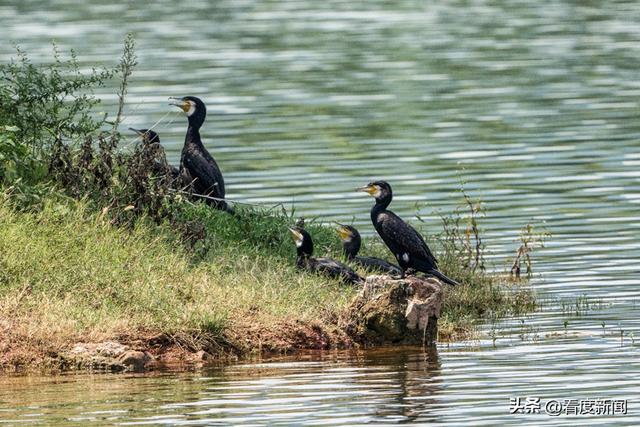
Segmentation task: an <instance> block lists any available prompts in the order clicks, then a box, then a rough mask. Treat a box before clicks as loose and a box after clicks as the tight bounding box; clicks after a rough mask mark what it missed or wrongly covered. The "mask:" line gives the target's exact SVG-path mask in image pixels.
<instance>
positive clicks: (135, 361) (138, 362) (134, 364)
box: [118, 350, 153, 372]
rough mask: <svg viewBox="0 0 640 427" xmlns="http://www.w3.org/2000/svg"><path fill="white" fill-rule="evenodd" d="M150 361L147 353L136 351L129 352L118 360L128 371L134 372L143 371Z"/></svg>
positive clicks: (150, 357) (150, 358)
mask: <svg viewBox="0 0 640 427" xmlns="http://www.w3.org/2000/svg"><path fill="white" fill-rule="evenodd" d="M152 360H153V357H152V356H151V355H150V354H149V353H147V352H144V351H137V350H129V351H127V352H125V353H124V354H122V355H121V356H120V358H119V359H118V361H119V362H120V363H122V364H123V365H124V366H125V367H126V368H127V369H128V370H130V371H134V372H142V371H144V369H145V367H146V365H147V364H148V363H149V362H151V361H152Z"/></svg>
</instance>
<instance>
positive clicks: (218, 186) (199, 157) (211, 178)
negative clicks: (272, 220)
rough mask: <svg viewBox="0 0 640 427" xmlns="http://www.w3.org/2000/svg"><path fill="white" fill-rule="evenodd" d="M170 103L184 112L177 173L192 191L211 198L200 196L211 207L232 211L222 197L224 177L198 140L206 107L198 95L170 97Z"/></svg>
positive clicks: (223, 194)
mask: <svg viewBox="0 0 640 427" xmlns="http://www.w3.org/2000/svg"><path fill="white" fill-rule="evenodd" d="M170 99H173V100H174V101H172V102H171V105H175V106H178V107H180V108H181V109H182V111H184V112H185V114H186V115H187V119H188V121H189V125H188V127H187V134H186V136H185V140H184V147H183V148H182V154H181V156H180V174H181V175H183V176H184V177H185V179H190V181H191V182H192V183H193V189H194V191H195V193H196V194H200V195H204V196H209V197H212V198H213V199H210V198H204V199H205V200H206V202H207V203H208V204H209V205H210V206H213V207H215V208H218V209H221V210H225V211H228V212H233V211H232V209H231V207H230V206H229V205H228V204H227V202H226V201H224V200H220V199H224V196H225V189H224V178H223V177H222V172H220V168H219V167H218V164H217V163H216V161H215V160H214V158H213V157H212V156H211V154H209V152H208V151H207V149H206V148H205V147H204V145H203V144H202V140H201V139H200V128H201V127H202V124H203V123H204V120H205V118H206V116H207V107H206V106H205V105H204V102H202V100H201V99H200V98H196V97H195V96H185V97H183V98H170Z"/></svg>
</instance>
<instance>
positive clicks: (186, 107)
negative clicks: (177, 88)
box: [169, 96, 191, 113]
mask: <svg viewBox="0 0 640 427" xmlns="http://www.w3.org/2000/svg"><path fill="white" fill-rule="evenodd" d="M169 100H170V102H169V105H175V106H176V107H179V108H181V109H182V111H184V112H185V113H187V112H188V111H189V108H191V105H190V104H189V103H188V102H187V101H183V100H182V99H181V98H174V97H173V96H172V97H170V98H169Z"/></svg>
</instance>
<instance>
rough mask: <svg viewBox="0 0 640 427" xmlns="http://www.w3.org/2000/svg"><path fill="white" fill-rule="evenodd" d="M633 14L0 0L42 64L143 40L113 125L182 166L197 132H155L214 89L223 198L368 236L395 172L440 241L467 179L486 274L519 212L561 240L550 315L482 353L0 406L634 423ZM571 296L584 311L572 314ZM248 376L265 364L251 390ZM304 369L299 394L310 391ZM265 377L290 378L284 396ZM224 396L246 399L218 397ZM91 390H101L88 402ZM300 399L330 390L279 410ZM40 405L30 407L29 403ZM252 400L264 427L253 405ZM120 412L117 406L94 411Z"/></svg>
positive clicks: (636, 31)
mask: <svg viewBox="0 0 640 427" xmlns="http://www.w3.org/2000/svg"><path fill="white" fill-rule="evenodd" d="M639 21H640V8H639V7H638V5H637V3H636V2H634V1H617V2H609V3H607V4H606V5H604V4H601V3H595V2H576V1H554V2H551V3H549V2H545V3H535V2H523V1H509V2H507V1H501V0H495V1H463V0H453V1H435V2H422V1H417V0H399V1H394V2H389V1H382V0H374V1H367V2H357V1H356V2H343V1H342V2H338V1H333V0H330V1H322V2H318V1H308V0H285V1H275V0H273V1H252V0H241V1H238V0H222V1H217V2H205V1H189V2H169V1H158V2H151V3H149V2H134V3H110V4H105V3H104V2H97V1H86V2H79V1H77V0H65V1H61V2H55V4H51V3H50V2H44V1H31V2H18V1H14V0H8V1H4V2H2V3H1V4H0V23H1V24H2V28H3V29H4V33H3V35H5V33H6V36H5V37H4V39H5V40H6V39H7V38H13V39H14V40H15V41H16V42H18V43H19V44H20V45H21V46H22V47H23V48H25V49H26V50H27V51H28V52H30V53H31V54H32V56H33V57H34V58H35V59H36V60H46V59H47V58H49V53H50V48H49V46H48V45H47V41H48V40H49V39H51V38H52V37H53V38H55V39H56V41H57V42H58V43H59V45H60V46H61V48H62V49H68V48H74V49H76V50H77V52H78V54H79V56H80V58H81V60H82V61H84V63H83V64H84V65H86V66H93V65H95V64H113V63H114V62H115V61H116V58H117V57H118V56H119V54H120V49H121V41H122V39H123V38H124V35H125V33H126V32H127V31H133V32H134V34H135V36H136V40H137V45H138V56H139V66H138V70H137V73H136V74H135V75H134V78H133V80H132V86H131V88H130V94H129V101H130V104H129V105H128V106H127V109H126V111H125V112H126V120H125V123H124V125H125V126H123V127H126V126H134V127H147V126H148V125H150V124H152V123H154V122H156V121H158V120H161V119H162V120H161V121H160V124H159V125H158V127H157V128H156V130H157V131H158V132H159V133H160V136H161V138H162V141H163V143H164V144H165V145H166V146H167V148H168V153H169V155H170V157H171V160H172V161H176V160H177V155H178V152H179V149H180V147H181V144H182V141H183V132H184V128H185V119H184V117H182V116H180V114H179V113H177V112H174V113H171V114H169V115H168V116H167V117H166V118H164V119H163V116H164V115H165V114H166V112H167V111H169V109H170V107H169V106H168V105H166V99H167V97H168V96H176V95H177V96H180V95H185V94H195V95H200V96H202V98H203V99H204V100H205V101H206V102H207V104H208V107H209V115H208V119H207V122H206V123H205V128H204V129H203V137H204V139H205V141H206V144H207V146H208V148H209V149H210V150H211V151H212V153H214V155H215V156H216V158H217V159H218V161H219V163H220V164H221V166H222V168H223V171H224V172H225V178H226V182H227V184H228V188H227V192H228V195H229V197H231V198H238V199H241V200H246V201H250V202H257V203H266V204H275V203H285V204H286V205H290V204H295V206H296V209H297V212H299V213H301V214H304V215H307V216H316V215H318V216H322V217H323V218H326V219H327V220H341V221H349V220H350V219H351V218H353V219H354V221H355V223H356V224H357V225H359V228H360V229H361V230H362V232H364V233H368V234H369V233H371V232H372V230H371V227H370V224H369V218H368V209H369V206H370V203H371V201H370V200H369V199H367V198H366V197H364V196H359V195H356V194H354V193H353V191H352V190H353V188H354V187H355V186H358V185H362V184H364V183H366V182H368V181H369V180H370V179H371V178H385V179H387V180H389V181H390V182H391V183H392V184H393V186H394V192H395V194H396V197H395V199H394V203H393V205H392V206H393V209H394V210H396V211H397V212H398V213H399V214H401V215H403V216H405V217H407V218H410V217H412V216H413V215H414V214H415V213H416V211H418V212H419V213H420V215H421V217H422V218H424V219H425V221H426V223H425V224H424V227H425V231H427V232H434V231H437V230H438V229H440V223H439V219H438V216H437V215H436V214H435V212H436V211H438V210H442V211H445V212H446V211H448V210H450V209H451V208H452V207H453V206H455V205H456V204H457V203H458V201H459V196H458V195H456V194H455V190H456V189H457V188H458V186H459V182H460V179H461V177H462V179H464V180H465V181H466V188H467V190H468V191H469V192H470V193H471V195H472V196H474V197H480V198H482V199H483V201H484V202H485V203H486V207H487V209H488V217H487V219H486V221H485V222H484V226H485V229H486V239H485V241H486V242H487V243H488V244H489V247H490V249H491V250H492V251H493V254H494V255H493V257H492V258H491V259H490V261H491V262H493V264H494V265H495V267H496V269H499V270H500V269H502V268H503V265H504V264H505V258H506V257H507V256H510V255H511V254H512V253H513V251H514V249H515V246H516V244H515V243H514V239H515V238H516V237H517V234H518V231H519V228H520V227H521V226H522V225H524V224H525V223H527V222H528V221H533V222H534V223H537V224H540V223H542V222H545V223H546V227H547V230H548V231H550V232H551V233H552V234H553V237H552V238H551V239H550V240H549V242H548V244H547V246H546V248H545V249H544V250H543V251H542V252H541V253H540V254H539V255H538V256H536V258H535V265H534V270H535V271H536V272H538V273H540V274H541V275H540V276H538V277H536V278H535V280H534V282H533V284H534V286H535V287H536V290H537V291H538V293H539V295H540V299H541V300H542V301H544V302H545V306H544V307H543V309H541V310H540V311H538V312H535V313H532V314H530V315H528V316H526V317H524V318H523V319H506V320H504V321H501V322H499V323H498V324H496V325H486V327H485V328H486V330H487V332H488V334H489V335H491V336H494V337H495V338H496V342H495V344H496V347H495V348H494V347H493V345H492V344H493V342H492V341H493V340H490V341H488V342H481V343H471V344H470V345H472V346H476V345H477V346H478V347H479V348H480V351H470V350H469V349H468V347H467V346H465V347H460V348H458V347H456V348H455V349H454V350H450V349H444V348H443V349H441V353H440V364H441V367H440V368H439V369H430V368H429V369H425V365H424V363H423V362H421V360H422V359H420V358H421V357H422V356H421V355H419V354H418V353H415V352H413V351H407V350H399V351H397V352H396V353H395V354H391V353H390V354H388V355H385V356H384V357H382V356H380V355H377V356H371V358H372V359H371V360H367V357H368V356H366V355H365V356H361V357H362V358H352V357H346V356H344V357H343V356H330V357H329V359H323V360H309V361H300V362H286V363H285V364H284V365H270V366H271V368H267V367H266V366H267V365H264V366H261V367H253V368H248V367H238V366H233V367H228V368H225V369H223V370H220V371H215V372H213V373H208V374H207V375H210V376H202V375H191V376H190V375H166V376H159V377H151V378H146V377H143V378H140V377H123V376H120V377H112V376H109V377H69V376H65V377H62V378H58V379H50V378H47V379H29V380H26V379H23V380H15V381H14V383H13V386H12V387H15V388H16V390H20V393H11V394H10V395H9V396H8V397H7V396H6V393H4V394H3V397H2V400H3V402H8V400H7V399H12V400H10V402H12V403H11V405H9V408H20V409H14V411H15V412H11V411H12V410H11V409H9V411H10V412H6V413H2V414H3V415H4V414H8V415H7V416H8V418H9V419H14V420H17V419H19V420H20V421H27V420H30V419H33V420H40V421H42V420H43V419H48V420H49V421H52V422H53V421H54V420H57V421H58V422H59V423H62V424H64V423H66V422H68V421H64V420H65V419H67V420H68V419H71V418H73V417H83V416H88V417H94V418H96V419H101V418H108V417H116V419H117V420H118V422H125V421H136V422H137V421H141V420H145V421H148V422H154V423H161V422H163V423H172V422H178V421H181V422H188V421H193V420H197V419H214V418H215V419H217V420H219V421H220V423H221V424H224V423H228V422H230V420H231V419H240V418H242V419H245V418H243V417H248V418H246V419H248V420H249V421H247V423H254V424H267V423H270V422H273V423H281V424H287V423H297V424H303V423H310V424H320V423H330V424H345V423H356V422H361V421H372V420H373V421H375V422H395V421H398V422H402V421H404V422H407V421H428V420H435V421H437V422H439V423H449V424H452V425H456V424H460V423H461V422H462V421H463V420H465V419H467V417H474V419H475V420H476V421H477V422H478V423H485V424H489V425H496V424H508V423H512V424H516V423H520V422H525V423H526V422H529V423H531V424H540V423H541V422H545V421H546V422H550V423H554V424H558V423H562V422H564V423H565V424H573V423H574V421H575V420H572V419H570V418H565V419H558V418H549V417H547V418H545V417H537V418H535V417H534V418H531V417H529V416H525V417H519V418H516V417H514V416H509V415H508V406H507V402H508V397H510V396H512V395H514V394H518V395H526V394H534V393H539V394H540V397H543V398H550V397H558V398H588V397H609V398H612V397H615V398H621V397H626V398H629V399H631V400H632V401H631V403H630V404H629V406H630V413H632V414H633V415H631V416H630V418H629V420H630V421H628V422H629V423H630V424H638V415H637V407H638V406H639V405H640V396H639V393H638V391H639V385H640V380H638V379H637V374H638V371H639V370H640V369H639V368H640V365H638V362H637V360H638V357H637V345H636V343H635V341H634V340H635V337H634V334H635V335H636V336H638V335H640V334H639V327H638V326H639V325H638V320H636V319H637V317H638V316H637V313H638V311H637V300H638V295H639V292H638V289H639V286H638V285H639V284H640V283H639V282H640V281H639V280H638V273H640V267H639V265H640V262H639V261H640V259H639V256H638V254H639V253H640V251H639V249H640V244H639V243H638V241H639V239H638V235H639V231H640V214H639V213H638V212H639V211H638V207H639V206H640V205H639V203H640V172H639V170H638V166H639V165H640V149H639V146H640V144H639V143H638V141H639V140H640V120H638V119H639V118H640V109H639V104H638V99H639V97H640V83H639V81H638V78H637V76H638V70H639V69H640V43H639V41H640V26H638V25H637V23H638V22H639ZM11 54H12V48H11V46H10V44H9V43H4V44H1V45H0V60H6V59H8V58H9V57H10V56H11ZM114 92H115V88H114V87H108V88H105V89H104V91H103V92H101V96H104V100H105V101H104V104H103V105H104V108H105V109H106V110H113V105H114V103H115V101H116V100H115V96H114V95H113V93H114ZM582 295H586V296H587V299H588V300H589V301H590V302H589V308H587V309H584V307H577V308H576V307H575V304H576V298H577V297H580V296H582ZM565 322H566V323H565ZM621 333H622V335H623V345H622V346H621V345H620V334H621ZM402 358H406V360H405V361H402V360H403V359H402ZM373 359H375V360H373ZM363 361H364V362H363ZM256 369H260V370H262V371H259V372H266V371H267V370H269V374H266V373H264V374H262V373H260V374H259V373H255V374H252V376H251V378H249V377H247V376H244V377H243V374H242V372H243V370H244V372H250V371H251V372H256V371H255V370H256ZM340 369H343V370H344V371H339V370H340ZM336 370H338V371H336ZM305 372H306V373H307V374H309V375H310V379H309V380H308V381H309V382H308V383H304V381H306V380H301V379H300V378H305V377H304V375H305ZM338 372H342V374H339V373H338ZM360 374H363V375H364V376H366V377H367V378H369V379H370V380H369V381H370V383H367V382H363V381H364V378H363V377H361V376H359V375H360ZM296 375H298V376H302V377H296ZM291 376H293V378H292V377H291ZM405 377H406V378H405ZM403 378H404V379H403ZM30 381H33V383H31V384H30ZM38 381H41V382H38ZM225 381H229V382H228V383H225ZM234 381H235V382H234ZM252 381H258V382H259V381H265V383H264V384H262V383H253V382H252ZM270 381H273V382H274V384H276V385H277V387H280V386H281V385H282V386H283V387H286V386H287V384H290V383H289V382H288V381H293V383H291V384H293V385H291V387H292V390H294V391H291V390H290V391H287V390H280V389H277V388H276V386H273V387H272V386H271V385H269V384H271V383H270ZM296 381H298V382H296ZM323 381H328V383H325V384H330V386H329V388H328V389H327V388H324V387H325V386H323V385H322V384H323ZM332 381H333V382H332ZM216 383H222V384H223V385H222V386H221V387H235V389H233V390H229V389H225V391H218V392H214V391H212V390H213V389H214V388H215V387H216V386H215V384H216ZM229 384H231V386H230V385H229ZM252 384H253V385H252ZM283 384H284V385H283ZM300 384H306V385H304V388H302V389H300V388H298V385H300ZM364 384H366V385H364ZM385 384H386V385H388V386H389V387H390V388H385V387H384V385H385ZM401 384H405V385H404V386H403V385H401ZM421 384H424V386H425V388H420V385H421ZM350 386H353V387H355V389H354V390H351V391H352V392H353V393H355V394H350V395H348V397H345V396H344V395H342V394H341V390H345V392H346V391H349V390H350V389H349V387H350ZM246 387H249V388H246ZM251 387H254V388H251ZM255 387H257V389H256V388H255ZM368 387H370V389H369V388H368ZM403 387H404V389H405V390H406V391H402V389H403ZM256 390H258V391H257V392H256ZM374 391H375V393H374ZM78 393H80V396H91V397H92V398H93V399H95V400H94V401H93V403H91V402H89V403H87V404H86V405H85V404H84V403H82V402H81V398H79V397H78ZM233 393H246V396H247V398H246V399H244V398H243V397H242V395H238V396H235V397H233V398H235V399H237V400H236V403H235V404H233V405H237V406H233V405H232V404H230V403H229V402H227V403H224V402H223V401H222V400H216V399H220V396H223V397H224V396H227V397H228V395H231V396H233ZM254 393H258V395H255V394H254ZM273 393H276V394H273ZM278 393H280V394H278ZM282 393H284V397H282V395H281V394H282ZM287 393H293V394H295V395H296V396H314V393H317V394H318V396H320V397H317V398H313V397H311V398H309V399H306V398H302V399H293V400H290V399H291V397H292V395H290V394H287ZM300 393H302V394H300ZM305 393H306V394H305ZM368 393H369V394H368ZM211 395H213V396H214V397H212V396H211ZM215 396H218V398H215ZM398 396H406V397H402V398H399V397H398ZM207 399H209V400H207ZM226 399H227V398H226V397H225V398H224V399H223V400H226ZM228 399H232V397H229V398H228ZM260 399H267V400H268V399H284V401H283V404H285V403H286V404H288V405H293V406H295V407H296V408H298V409H295V410H294V409H291V408H289V410H288V411H287V410H283V411H279V410H278V408H277V405H275V406H276V408H275V409H273V408H272V409H273V411H271V412H270V411H269V409H268V408H271V406H268V407H267V409H265V411H266V412H259V411H257V410H256V407H255V406H256V405H258V404H256V403H255V402H260ZM367 399H374V400H367ZM375 399H382V400H381V401H378V400H375ZM386 399H388V400H386ZM394 399H395V400H394ZM634 401H635V406H634V403H633V402H634ZM21 402H22V404H21ZM29 402H40V403H38V404H35V403H34V405H35V406H34V407H33V408H31V409H30V406H29V405H30V404H29ZM62 402H71V403H69V405H63V404H62ZM73 402H76V403H75V404H74V403H73ZM196 402H208V403H203V404H202V405H196V404H195V403H196ZM238 402H241V403H238ZM248 402H253V403H248ZM278 402H279V401H278ZM371 402H375V405H372V404H371ZM272 403H273V402H272ZM243 405H248V406H247V407H248V408H249V410H253V411H255V414H256V415H255V416H252V415H251V414H253V412H252V413H251V414H249V415H247V413H246V411H245V412H244V413H242V410H243V408H245V406H243ZM296 405H298V406H296ZM0 406H1V407H3V408H4V407H6V406H7V405H4V404H0ZM258 406H259V405H258ZM85 407H86V409H83V408H85ZM114 408H118V410H121V411H123V412H121V413H117V414H112V413H108V415H104V416H103V415H95V414H94V415H91V411H102V410H107V411H110V410H112V409H114ZM234 408H235V409H234ZM196 411H204V412H207V411H211V412H210V413H203V414H194V412H196ZM234 411H235V412H234ZM238 411H240V412H241V414H238ZM85 412H86V413H85ZM287 412H289V413H290V414H292V415H291V418H288V419H286V418H285V417H286V416H287ZM83 414H84V415H83ZM87 414H89V415H87ZM314 414H318V417H317V418H314ZM329 414H331V415H332V416H331V417H329ZM2 417H3V416H2V415H0V418H2ZM65 417H67V418H65ZM154 417H157V419H156V418H154ZM234 417H239V418H234ZM359 417H360V418H359ZM394 417H398V419H396V418H394ZM412 417H414V418H412ZM283 420H285V421H283ZM610 421H611V422H613V420H610ZM617 421H618V423H621V421H623V420H621V419H618V420H617ZM624 421H625V422H626V421H627V419H624ZM78 422H79V423H82V421H78ZM103 422H105V421H103ZM106 422H108V421H106ZM580 422H581V423H583V422H584V423H586V424H588V423H592V424H596V423H597V424H602V422H603V420H601V419H594V418H588V419H580ZM196 423H197V422H196Z"/></svg>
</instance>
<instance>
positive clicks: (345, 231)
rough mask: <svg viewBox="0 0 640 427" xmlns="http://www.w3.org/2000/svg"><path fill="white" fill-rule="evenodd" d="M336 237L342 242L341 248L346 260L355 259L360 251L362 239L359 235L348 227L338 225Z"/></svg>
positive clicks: (352, 228)
mask: <svg viewBox="0 0 640 427" xmlns="http://www.w3.org/2000/svg"><path fill="white" fill-rule="evenodd" d="M338 235H339V236H340V240H342V248H343V249H344V254H345V255H346V257H347V258H348V259H351V258H353V257H355V256H356V255H357V254H358V251H359V250H360V245H361V244H362V239H361V238H360V233H358V230H356V229H355V228H354V227H352V226H350V225H343V224H338Z"/></svg>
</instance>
